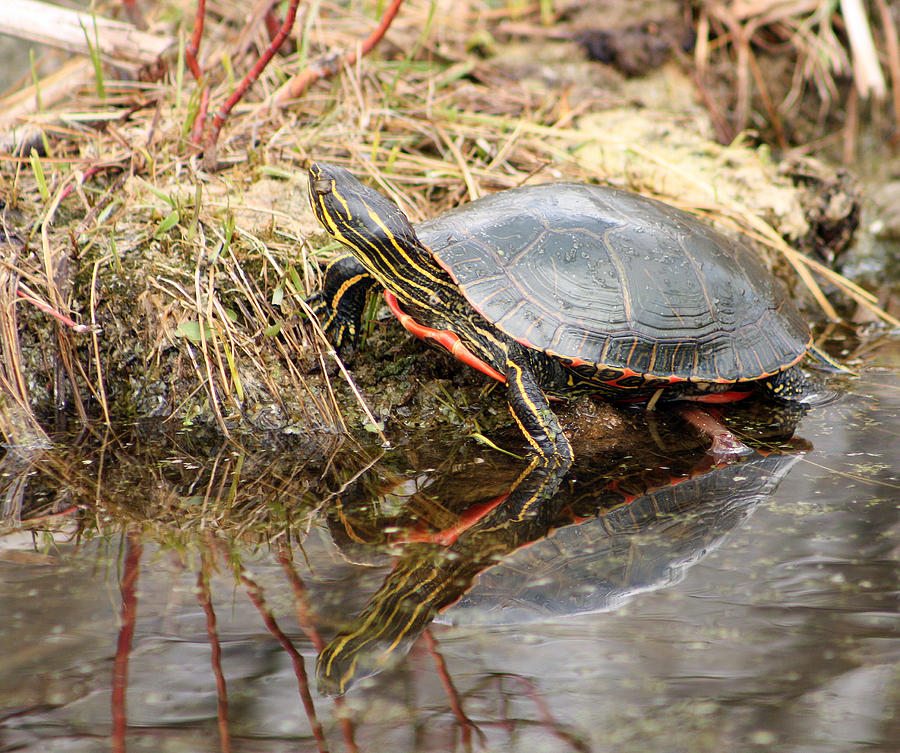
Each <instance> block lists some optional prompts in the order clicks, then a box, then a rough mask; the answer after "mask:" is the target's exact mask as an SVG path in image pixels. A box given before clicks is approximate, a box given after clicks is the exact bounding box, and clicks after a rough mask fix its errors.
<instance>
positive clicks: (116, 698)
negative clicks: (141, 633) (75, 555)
mask: <svg viewBox="0 0 900 753" xmlns="http://www.w3.org/2000/svg"><path fill="white" fill-rule="evenodd" d="M142 551H143V544H142V543H141V535H140V534H139V533H129V534H128V535H127V536H126V537H125V562H124V564H123V567H122V582H121V584H120V586H119V589H120V592H121V594H122V616H121V618H120V621H121V626H120V627H119V639H118V641H117V643H116V658H115V660H114V661H113V676H112V749H113V753H125V731H126V729H127V728H128V717H127V714H126V708H125V691H126V690H127V689H128V659H129V657H130V655H131V643H132V640H133V639H134V625H135V622H136V619H137V581H138V574H139V573H140V565H141V552H142Z"/></svg>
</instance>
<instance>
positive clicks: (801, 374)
mask: <svg viewBox="0 0 900 753" xmlns="http://www.w3.org/2000/svg"><path fill="white" fill-rule="evenodd" d="M760 386H761V387H762V391H763V393H764V394H766V395H768V396H769V397H772V398H774V399H776V400H779V401H782V402H786V403H803V404H804V405H806V406H807V407H810V406H822V405H827V404H828V403H831V402H834V401H835V400H836V399H837V398H838V397H840V394H841V393H839V392H837V391H835V390H833V389H829V388H828V387H826V386H825V383H824V382H823V380H821V379H819V378H817V377H815V376H812V375H810V374H808V373H807V372H805V371H804V370H803V369H801V368H800V367H799V366H791V368H789V369H785V370H784V371H779V372H778V373H777V374H775V375H773V376H770V377H769V378H768V379H765V380H763V381H762V382H761V383H760Z"/></svg>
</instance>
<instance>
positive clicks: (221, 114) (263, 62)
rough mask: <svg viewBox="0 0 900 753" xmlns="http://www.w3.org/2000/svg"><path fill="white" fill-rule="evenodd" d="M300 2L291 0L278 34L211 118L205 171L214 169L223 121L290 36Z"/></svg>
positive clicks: (205, 156)
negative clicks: (217, 143)
mask: <svg viewBox="0 0 900 753" xmlns="http://www.w3.org/2000/svg"><path fill="white" fill-rule="evenodd" d="M299 3H300V0H291V3H290V5H289V6H288V12H287V16H286V17H285V19H284V23H283V24H282V25H281V28H280V29H279V30H278V33H277V34H276V35H275V38H274V39H273V40H272V42H271V44H270V45H269V46H268V47H267V48H266V51H265V52H264V53H263V54H262V55H261V56H260V58H259V60H257V61H256V63H255V64H254V66H253V67H252V68H251V69H250V72H249V73H247V75H246V76H244V78H243V80H242V81H241V83H240V84H238V86H237V88H236V89H235V90H234V91H233V92H232V93H231V96H230V97H229V98H228V99H227V100H226V101H225V104H223V105H222V106H221V107H220V108H219V111H218V112H217V113H216V117H215V118H213V123H212V128H211V129H210V134H209V139H208V140H207V143H206V154H205V155H204V162H205V163H206V166H207V169H212V168H214V167H215V163H216V142H217V141H218V140H219V131H221V130H222V125H223V124H224V123H225V119H226V118H227V117H228V115H229V113H230V112H231V110H232V109H233V108H234V106H235V105H236V104H237V103H238V102H240V101H241V97H243V96H244V94H245V92H246V91H247V89H249V88H250V87H251V86H253V84H254V83H256V79H258V78H259V74H260V73H262V72H263V70H264V69H265V67H266V66H267V65H268V64H269V61H270V60H271V59H272V57H273V56H274V55H275V53H276V52H277V51H278V48H279V47H281V43H282V42H284V40H285V39H287V35H288V34H290V32H291V29H292V28H293V27H294V19H295V18H296V17H297V6H298V5H299Z"/></svg>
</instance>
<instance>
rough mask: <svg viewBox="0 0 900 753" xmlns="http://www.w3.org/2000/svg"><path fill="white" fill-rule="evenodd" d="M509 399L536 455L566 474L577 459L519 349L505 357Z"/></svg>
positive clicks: (513, 349)
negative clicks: (560, 468) (561, 469)
mask: <svg viewBox="0 0 900 753" xmlns="http://www.w3.org/2000/svg"><path fill="white" fill-rule="evenodd" d="M506 399H507V401H508V402H509V409H510V411H511V412H512V415H513V418H515V419H516V423H517V424H518V425H519V428H520V429H521V430H522V433H523V434H524V435H525V438H526V439H527V440H528V443H529V444H530V445H531V446H532V447H533V448H534V450H535V452H536V453H537V454H538V455H539V456H540V457H541V458H543V459H544V460H546V461H548V462H553V463H556V464H559V465H560V466H561V467H562V468H563V471H562V472H563V473H565V472H566V471H568V470H569V468H570V467H571V466H572V461H573V460H574V457H575V456H574V453H573V452H572V445H571V444H570V443H569V438H568V437H567V436H566V434H565V432H564V431H563V429H562V426H560V423H559V419H558V418H557V417H556V414H555V413H554V412H553V411H552V410H551V409H550V403H549V402H548V400H547V396H546V395H545V394H544V391H543V389H541V386H540V385H539V384H538V381H537V378H536V376H535V374H534V371H533V370H532V368H531V365H530V364H529V363H528V359H527V358H526V356H525V354H524V353H523V352H522V349H521V347H518V346H515V347H512V348H510V351H509V352H508V353H507V356H506Z"/></svg>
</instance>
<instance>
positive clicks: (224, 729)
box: [197, 553, 231, 753]
mask: <svg viewBox="0 0 900 753" xmlns="http://www.w3.org/2000/svg"><path fill="white" fill-rule="evenodd" d="M211 569H212V568H211V565H210V562H209V557H208V556H207V555H206V554H205V553H204V554H203V556H202V562H201V566H200V572H198V573H197V601H199V602H200V606H201V607H202V608H203V612H204V614H205V615H206V634H207V635H208V636H209V646H210V649H211V650H212V656H211V661H212V668H213V674H214V675H215V676H216V699H217V701H218V704H217V712H218V713H217V717H218V722H219V742H220V749H221V751H222V753H231V735H230V734H229V732H228V686H227V684H226V683H225V673H224V672H223V671H222V644H221V643H220V642H219V631H218V628H217V625H216V612H215V610H214V609H213V605H212V599H210V596H209V578H208V575H207V573H208V572H209V571H210V570H211Z"/></svg>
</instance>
